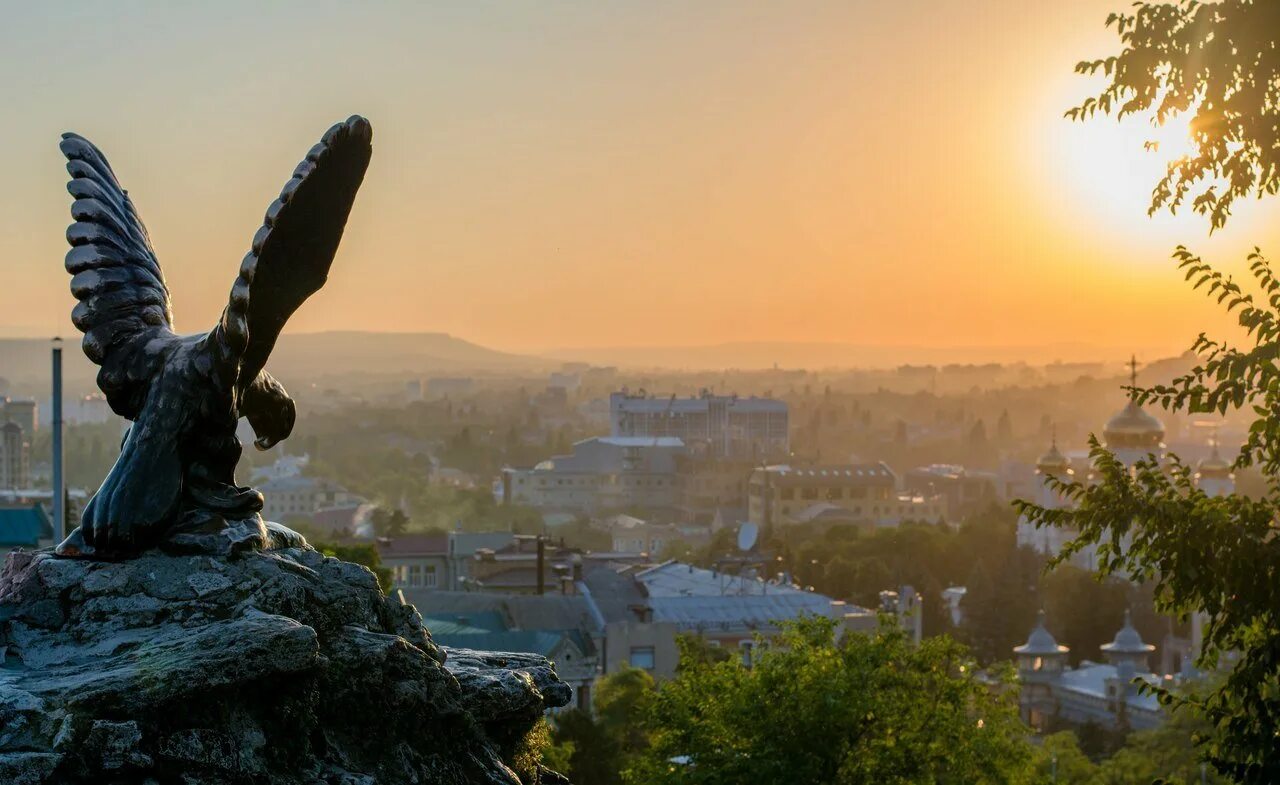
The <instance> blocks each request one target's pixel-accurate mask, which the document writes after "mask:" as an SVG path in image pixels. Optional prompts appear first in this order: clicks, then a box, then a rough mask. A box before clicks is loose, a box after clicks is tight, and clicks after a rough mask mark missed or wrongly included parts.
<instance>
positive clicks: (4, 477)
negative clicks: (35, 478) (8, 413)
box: [0, 421, 31, 491]
mask: <svg viewBox="0 0 1280 785" xmlns="http://www.w3.org/2000/svg"><path fill="white" fill-rule="evenodd" d="M30 485H31V443H30V442H29V441H28V440H27V434H26V432H25V431H24V430H23V428H22V426H21V425H19V424H18V423H16V422H12V421H10V422H6V423H5V424H4V425H0V488H3V489H6V490H11V491H12V490H18V489H21V488H27V487H29V486H30Z"/></svg>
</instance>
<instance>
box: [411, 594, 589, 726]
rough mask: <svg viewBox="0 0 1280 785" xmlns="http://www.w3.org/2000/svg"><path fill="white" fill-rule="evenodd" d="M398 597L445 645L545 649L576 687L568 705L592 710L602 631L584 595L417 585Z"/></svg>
mask: <svg viewBox="0 0 1280 785" xmlns="http://www.w3.org/2000/svg"><path fill="white" fill-rule="evenodd" d="M400 597H401V598H402V601H405V602H408V603H410V604H412V605H414V606H415V607H417V608H418V609H419V612H421V613H422V615H423V617H422V618H423V623H424V624H425V625H426V627H427V629H428V630H430V631H431V637H432V639H433V640H434V641H435V642H436V643H439V644H440V645H442V646H447V647H451V648H457V649H472V650H477V651H499V652H504V651H510V652H522V653H528V654H541V655H542V656H544V657H546V658H547V659H549V660H551V661H552V662H553V663H555V666H556V673H557V675H559V676H560V678H561V679H563V680H564V681H565V683H567V684H568V685H569V686H570V687H571V688H573V700H572V701H571V702H570V703H569V705H568V706H566V707H565V709H568V708H580V709H583V710H586V711H589V710H590V709H591V689H592V686H593V685H594V683H595V680H596V678H597V677H598V676H599V675H600V672H601V669H600V660H599V645H600V642H601V640H602V637H601V635H602V630H601V628H600V626H599V625H598V624H597V622H596V616H595V614H594V612H593V610H592V608H591V607H590V603H589V601H588V600H587V599H586V598H584V597H582V596H580V595H569V596H560V595H556V596H541V597H538V596H527V595H502V594H483V593H476V592H458V591H432V592H428V591H425V590H413V589H406V590H404V591H402V592H400ZM561 710H563V709H561Z"/></svg>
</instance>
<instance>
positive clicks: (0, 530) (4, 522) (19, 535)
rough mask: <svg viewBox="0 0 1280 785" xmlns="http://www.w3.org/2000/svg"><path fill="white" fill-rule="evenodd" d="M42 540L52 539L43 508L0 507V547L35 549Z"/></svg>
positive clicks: (37, 505)
mask: <svg viewBox="0 0 1280 785" xmlns="http://www.w3.org/2000/svg"><path fill="white" fill-rule="evenodd" d="M42 539H47V540H51V539H53V524H52V523H51V522H50V521H49V516H48V515H45V512H44V508H43V507H41V506H40V505H39V504H33V505H31V506H29V507H0V547H5V548H17V547H23V548H37V547H39V545H40V540H42Z"/></svg>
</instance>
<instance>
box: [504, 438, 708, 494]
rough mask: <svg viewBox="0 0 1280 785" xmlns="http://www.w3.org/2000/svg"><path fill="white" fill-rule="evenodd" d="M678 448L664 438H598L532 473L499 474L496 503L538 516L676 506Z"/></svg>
mask: <svg viewBox="0 0 1280 785" xmlns="http://www.w3.org/2000/svg"><path fill="white" fill-rule="evenodd" d="M684 454H685V446H684V442H682V441H681V440H680V439H677V438H674V437H670V436H664V437H644V438H641V437H616V436H599V437H594V438H591V439H584V440H582V441H580V442H578V443H576V444H574V445H573V452H572V453H571V454H569V455H557V456H555V457H553V458H550V459H548V460H545V461H542V462H541V463H539V464H538V465H536V466H534V467H533V468H532V469H504V470H503V477H502V483H503V486H502V498H503V501H504V502H505V503H507V504H527V505H529V506H532V507H537V508H539V509H543V510H569V511H579V512H588V513H589V512H595V511H599V510H618V509H624V508H641V509H646V508H647V509H653V508H669V507H675V506H677V505H678V504H679V502H680V498H681V489H680V479H679V476H678V474H677V468H678V460H679V458H680V457H681V456H683V455H684Z"/></svg>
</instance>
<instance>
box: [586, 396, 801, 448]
mask: <svg viewBox="0 0 1280 785" xmlns="http://www.w3.org/2000/svg"><path fill="white" fill-rule="evenodd" d="M787 417H788V415H787V404H786V403H784V402H783V401H777V400H773V399H772V398H756V397H751V398H739V397H738V396H736V395H712V394H711V393H710V392H707V391H703V392H702V394H701V395H698V396H696V397H693V398H677V397H676V396H674V395H673V396H671V397H669V398H654V397H650V396H648V395H645V394H643V393H640V394H634V395H633V394H631V393H629V392H627V391H626V390H623V391H622V392H616V393H613V394H612V395H610V396H609V429H610V433H611V434H612V435H613V436H626V437H674V438H677V439H680V440H681V441H682V442H684V444H685V445H686V446H687V447H688V448H689V449H690V450H691V451H695V452H698V451H701V450H704V449H705V450H706V451H707V452H708V453H709V454H710V455H712V456H714V457H717V458H733V459H744V460H752V461H760V460H765V459H768V458H780V457H783V456H785V455H786V454H787V451H788V450H789V449H790V436H789V431H788V422H787Z"/></svg>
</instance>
